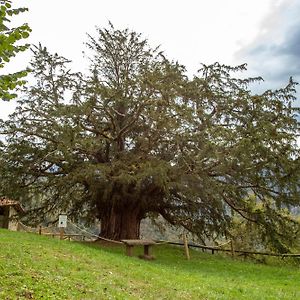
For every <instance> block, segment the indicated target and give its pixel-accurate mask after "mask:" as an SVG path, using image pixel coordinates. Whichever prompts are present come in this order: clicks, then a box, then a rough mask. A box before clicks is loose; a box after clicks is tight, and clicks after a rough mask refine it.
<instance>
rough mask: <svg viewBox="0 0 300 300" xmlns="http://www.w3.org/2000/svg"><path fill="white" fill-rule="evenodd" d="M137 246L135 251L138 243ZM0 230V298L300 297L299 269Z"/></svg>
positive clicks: (162, 247) (161, 247)
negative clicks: (148, 254)
mask: <svg viewBox="0 0 300 300" xmlns="http://www.w3.org/2000/svg"><path fill="white" fill-rule="evenodd" d="M137 250H140V249H137ZM123 252H124V249H123V248H122V247H121V248H120V247H110V248H107V247H99V246H97V245H86V244H80V243H75V242H68V241H59V240H56V239H52V238H49V237H43V236H38V235H34V234H28V233H21V232H8V231H6V230H0V299H251V300H252V299H295V300H296V299H300V289H299V281H300V270H299V267H292V266H287V265H286V266H284V265H283V266H266V265H258V264H253V263H250V262H248V263H245V262H240V261H234V260H232V259H231V258H224V257H220V256H215V255H214V256H213V255H211V254H204V253H199V252H197V253H196V252H193V253H192V260H191V261H186V260H185V259H184V257H183V252H182V249H180V248H173V247H167V246H157V247H156V248H155V249H154V252H155V253H154V254H155V256H156V258H157V259H156V260H155V261H143V260H140V259H138V258H135V257H126V256H125V255H124V254H123Z"/></svg>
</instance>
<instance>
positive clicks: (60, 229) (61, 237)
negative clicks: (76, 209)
mask: <svg viewBox="0 0 300 300" xmlns="http://www.w3.org/2000/svg"><path fill="white" fill-rule="evenodd" d="M59 237H60V239H61V240H63V238H64V228H63V227H60V228H59Z"/></svg>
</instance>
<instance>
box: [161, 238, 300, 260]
mask: <svg viewBox="0 0 300 300" xmlns="http://www.w3.org/2000/svg"><path fill="white" fill-rule="evenodd" d="M156 242H157V243H162V244H169V245H177V246H184V243H179V242H169V241H161V240H160V241H156ZM188 246H189V247H192V248H199V249H204V250H211V252H212V254H214V253H215V252H218V251H222V252H231V253H232V252H234V253H237V254H241V255H245V256H247V255H264V256H277V257H281V258H285V257H300V253H295V254H293V253H283V254H280V253H271V252H260V251H246V250H235V249H224V248H220V247H216V246H205V245H197V244H191V243H189V244H188Z"/></svg>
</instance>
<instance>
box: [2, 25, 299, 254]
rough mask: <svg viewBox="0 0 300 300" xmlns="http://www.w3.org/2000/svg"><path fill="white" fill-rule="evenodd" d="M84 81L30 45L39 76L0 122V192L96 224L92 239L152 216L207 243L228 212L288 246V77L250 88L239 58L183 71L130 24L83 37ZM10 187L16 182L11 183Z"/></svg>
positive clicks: (222, 229) (294, 151)
mask: <svg viewBox="0 0 300 300" xmlns="http://www.w3.org/2000/svg"><path fill="white" fill-rule="evenodd" d="M87 46H88V47H89V49H90V52H91V66H90V75H89V77H86V78H85V77H84V76H82V75H81V74H79V73H72V72H71V71H70V70H69V69H68V66H67V64H68V60H66V59H65V58H62V57H60V56H58V55H57V54H55V55H50V54H49V53H48V52H47V50H46V49H45V48H42V47H37V48H36V50H35V57H34V59H33V62H32V66H31V68H32V69H33V73H34V75H35V78H36V84H35V85H32V86H30V87H28V89H27V91H26V96H24V99H23V100H20V105H19V107H18V108H17V110H16V112H15V113H14V114H13V115H12V116H11V119H10V121H7V122H5V123H2V128H3V129H2V131H3V133H5V134H6V135H7V142H6V144H5V145H4V146H3V154H2V157H1V160H2V161H1V168H2V170H1V174H2V178H1V183H2V192H3V193H5V194H6V195H11V196H12V197H15V198H16V197H18V196H19V197H22V199H23V201H24V203H27V201H28V199H30V198H32V195H35V194H37V193H38V194H42V195H43V197H42V203H41V206H40V207H39V208H37V209H36V211H35V213H36V215H38V216H43V214H44V213H46V212H47V211H51V212H52V213H55V212H56V211H68V213H69V215H70V216H78V215H81V216H83V215H86V216H87V217H90V218H95V217H97V218H99V219H100V220H101V235H102V236H104V237H108V238H112V239H122V238H137V237H138V236H139V225H140V221H141V220H142V219H143V218H145V217H146V216H147V215H149V214H151V215H152V216H155V215H161V216H163V217H164V218H165V219H166V220H167V221H168V222H169V223H171V224H174V225H180V226H183V227H185V228H186V229H188V230H189V231H190V232H193V233H195V234H197V235H198V236H199V237H201V238H203V239H205V238H206V237H209V238H214V237H216V236H218V235H225V234H228V233H230V230H229V229H230V227H231V225H232V220H233V218H234V217H235V215H239V216H240V217H242V218H244V219H246V220H248V221H251V222H254V223H256V224H257V225H258V226H259V228H260V232H261V235H262V237H264V239H265V240H266V242H267V243H269V244H271V245H272V246H273V247H276V248H277V249H280V250H281V251H286V250H287V248H288V243H289V242H290V241H291V240H292V239H293V233H295V232H296V231H297V230H298V229H299V224H298V223H297V222H296V221H294V220H293V219H292V218H291V217H290V216H289V215H288V214H287V213H286V210H285V209H287V208H289V207H292V206H298V205H299V192H298V191H299V148H298V147H297V144H296V135H297V134H299V127H298V123H297V121H296V119H295V118H294V116H293V114H294V109H293V108H292V107H291V103H292V101H293V100H294V96H293V94H294V85H295V83H294V82H293V81H292V80H291V81H290V83H289V84H288V85H287V87H285V88H283V89H280V90H277V91H266V92H264V93H263V94H261V95H253V94H251V92H250V90H249V84H250V83H251V82H253V81H257V80H260V79H259V78H250V79H238V78H235V77H234V76H233V74H234V72H237V71H243V70H245V69H246V67H245V65H242V66H238V67H229V66H224V65H220V64H218V63H215V64H213V65H210V66H205V65H203V66H202V68H201V69H200V70H199V73H198V75H197V76H195V77H194V78H193V79H189V78H188V77H187V76H186V71H185V68H184V67H183V66H182V65H180V64H178V63H177V62H173V61H170V60H168V59H167V58H166V57H165V56H164V55H163V54H162V53H161V52H159V49H152V48H150V47H149V45H148V43H147V41H146V40H143V39H142V38H141V36H140V35H139V34H137V33H135V32H130V31H129V30H127V29H126V30H117V29H115V28H114V27H113V26H112V25H110V27H109V28H104V29H98V35H97V37H95V38H94V37H91V36H89V42H88V43H87ZM12 187H13V188H12Z"/></svg>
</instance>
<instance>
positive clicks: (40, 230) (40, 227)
mask: <svg viewBox="0 0 300 300" xmlns="http://www.w3.org/2000/svg"><path fill="white" fill-rule="evenodd" d="M41 234H42V226H41V225H40V226H39V235H41Z"/></svg>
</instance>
